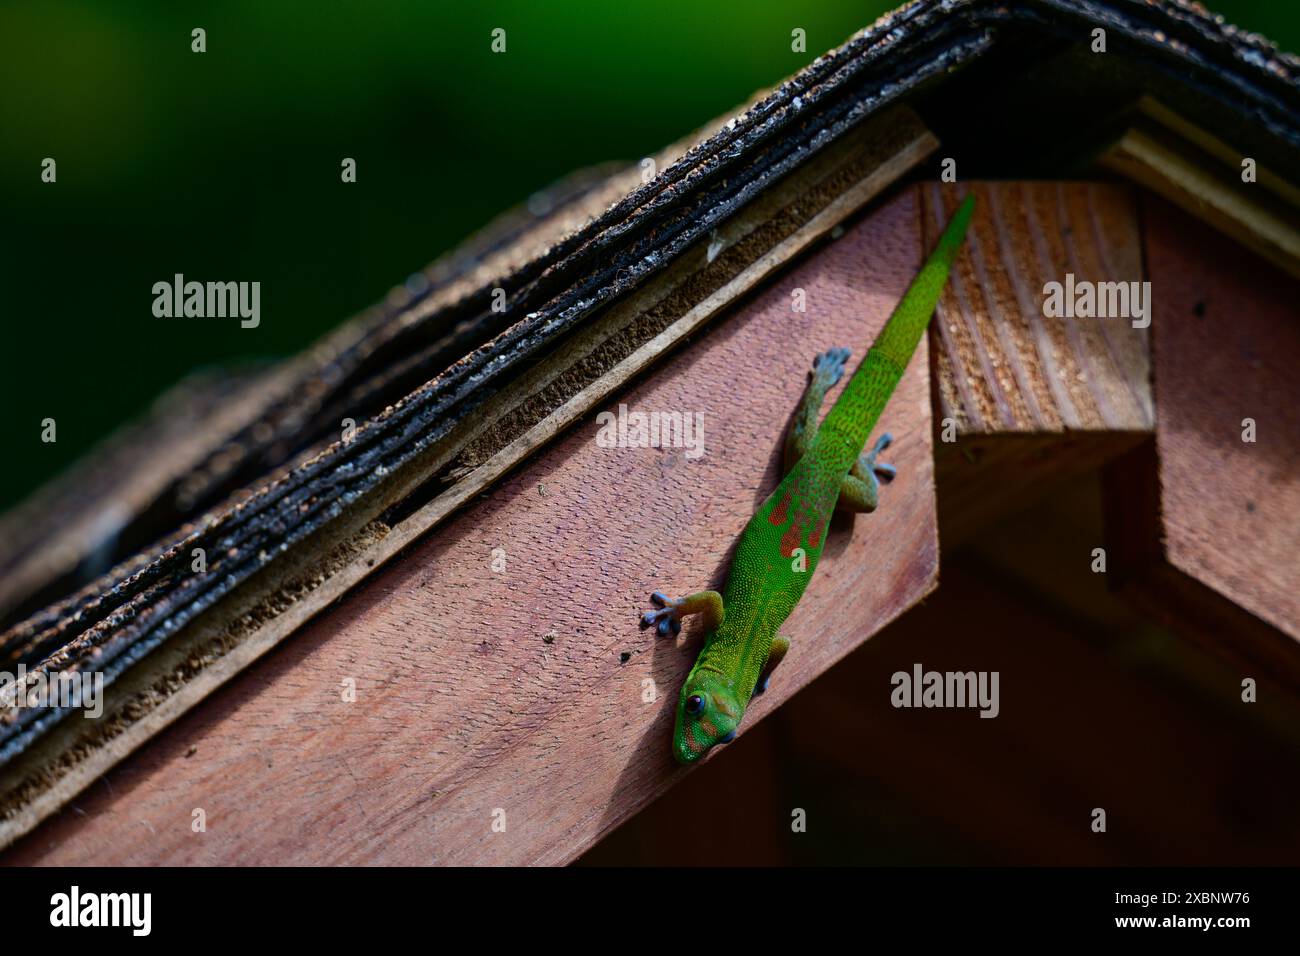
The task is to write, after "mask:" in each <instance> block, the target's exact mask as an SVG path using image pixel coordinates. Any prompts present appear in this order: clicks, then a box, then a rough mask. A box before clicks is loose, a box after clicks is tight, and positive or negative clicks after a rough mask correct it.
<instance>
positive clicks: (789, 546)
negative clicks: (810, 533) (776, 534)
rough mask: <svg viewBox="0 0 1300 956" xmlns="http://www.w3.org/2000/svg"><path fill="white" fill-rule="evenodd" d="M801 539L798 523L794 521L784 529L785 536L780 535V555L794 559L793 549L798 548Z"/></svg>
mask: <svg viewBox="0 0 1300 956" xmlns="http://www.w3.org/2000/svg"><path fill="white" fill-rule="evenodd" d="M801 537H802V534H801V529H800V527H799V522H797V521H796V522H795V523H794V524H792V525H790V527H788V528H786V529H785V534H783V535H781V554H783V555H784V556H785V557H787V558H791V557H794V549H795V548H797V547H799V539H800V538H801Z"/></svg>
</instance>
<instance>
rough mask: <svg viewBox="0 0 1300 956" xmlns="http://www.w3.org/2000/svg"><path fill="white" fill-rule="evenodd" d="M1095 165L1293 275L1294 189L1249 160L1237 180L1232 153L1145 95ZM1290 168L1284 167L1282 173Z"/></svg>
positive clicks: (1299, 222) (1298, 213) (1299, 233)
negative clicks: (1249, 168) (1251, 172)
mask: <svg viewBox="0 0 1300 956" xmlns="http://www.w3.org/2000/svg"><path fill="white" fill-rule="evenodd" d="M1140 109H1141V111H1142V113H1143V114H1145V118H1143V119H1140V120H1139V121H1138V122H1137V123H1136V124H1135V125H1134V126H1133V127H1132V128H1131V129H1128V130H1126V131H1125V133H1124V135H1123V136H1122V137H1120V139H1119V141H1118V142H1117V143H1115V144H1114V145H1113V146H1112V147H1111V148H1110V149H1109V150H1107V151H1106V152H1105V153H1104V154H1103V155H1102V157H1101V159H1100V163H1101V165H1103V166H1105V167H1106V168H1108V169H1111V170H1114V171H1115V172H1117V173H1119V174H1121V175H1122V176H1125V177H1126V178H1128V179H1131V180H1133V181H1134V182H1137V183H1141V184H1142V185H1143V186H1146V187H1147V188H1148V189H1150V190H1152V191H1153V192H1155V193H1158V194H1159V195H1161V196H1164V197H1165V198H1166V199H1168V200H1169V201H1171V202H1173V203H1175V204H1177V205H1178V206H1181V207H1182V208H1183V209H1185V210H1187V211H1188V212H1190V213H1191V214H1192V215H1194V216H1195V217H1196V218H1198V219H1201V220H1204V221H1205V222H1207V223H1209V224H1210V225H1212V226H1214V228H1215V229H1217V230H1219V231H1220V232H1222V233H1224V234H1226V235H1228V236H1231V237H1232V238H1234V239H1236V240H1237V241H1238V242H1240V243H1242V244H1243V245H1245V246H1247V247H1248V248H1249V249H1251V250H1253V251H1254V252H1255V253H1256V254H1258V255H1260V256H1263V257H1264V258H1265V259H1268V260H1269V261H1270V262H1272V263H1274V264H1275V265H1277V266H1280V267H1281V268H1283V269H1285V270H1286V271H1287V272H1289V273H1290V274H1291V275H1292V276H1295V277H1297V278H1300V190H1297V188H1296V185H1295V184H1294V183H1291V182H1289V181H1287V180H1285V179H1282V178H1281V177H1280V176H1278V175H1276V174H1275V173H1274V172H1273V171H1272V170H1269V169H1266V168H1260V167H1259V165H1258V163H1257V164H1256V171H1255V181H1253V182H1250V183H1246V182H1243V181H1242V178H1241V177H1242V165H1241V164H1242V161H1243V160H1245V159H1246V158H1248V157H1247V156H1245V155H1243V154H1242V153H1241V152H1240V151H1239V150H1236V149H1233V148H1232V147H1231V146H1229V145H1228V144H1227V143H1225V142H1223V141H1222V140H1220V139H1218V138H1217V137H1214V136H1212V135H1210V134H1209V133H1207V132H1205V131H1204V130H1201V129H1199V128H1197V127H1196V126H1195V125H1194V124H1192V123H1190V122H1189V121H1188V120H1186V119H1185V118H1183V117H1181V116H1179V115H1178V114H1176V113H1174V112H1173V111H1171V110H1168V109H1166V108H1165V107H1163V106H1161V105H1160V104H1159V103H1157V102H1155V101H1154V100H1151V99H1149V98H1148V99H1146V100H1144V101H1143V102H1142V103H1141V104H1140ZM1285 172H1287V173H1290V172H1291V171H1290V170H1287V171H1285Z"/></svg>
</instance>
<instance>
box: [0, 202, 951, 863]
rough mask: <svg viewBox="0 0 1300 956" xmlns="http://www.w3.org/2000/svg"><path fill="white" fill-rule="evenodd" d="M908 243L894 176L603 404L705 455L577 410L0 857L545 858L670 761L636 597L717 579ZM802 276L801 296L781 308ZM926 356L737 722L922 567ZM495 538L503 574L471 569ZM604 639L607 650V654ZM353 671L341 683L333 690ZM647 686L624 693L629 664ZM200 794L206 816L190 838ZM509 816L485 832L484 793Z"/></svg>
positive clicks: (908, 227)
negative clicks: (870, 472) (816, 368)
mask: <svg viewBox="0 0 1300 956" xmlns="http://www.w3.org/2000/svg"><path fill="white" fill-rule="evenodd" d="M920 258H921V241H920V236H919V226H918V201H917V198H916V194H915V193H914V192H912V191H909V192H905V193H903V194H902V195H900V196H899V197H898V198H897V199H896V200H894V201H893V202H892V203H890V204H889V205H887V206H885V207H884V208H882V209H879V210H877V211H876V212H875V213H874V214H873V215H871V216H870V217H869V218H868V219H866V220H865V221H864V222H862V223H861V224H859V225H857V226H855V227H853V228H852V229H851V230H850V231H849V232H848V233H847V234H846V235H845V236H844V237H843V238H842V239H841V240H840V241H838V242H836V243H833V244H831V245H829V246H827V247H826V248H825V249H824V250H823V251H822V252H820V254H818V255H817V256H815V257H813V258H812V259H810V260H809V261H807V262H806V263H805V264H803V265H802V266H800V267H799V268H797V269H796V270H794V271H793V272H791V273H788V274H786V275H784V276H781V277H779V278H778V279H776V280H775V281H773V282H772V283H771V284H770V285H769V286H768V287H767V289H766V290H765V291H764V292H762V293H761V294H759V295H758V296H756V297H755V298H754V299H752V300H751V301H750V302H749V303H747V304H745V305H744V306H742V307H741V308H739V309H737V310H735V311H734V312H733V313H732V314H730V315H729V316H728V317H727V318H726V319H724V320H722V321H721V322H720V323H719V324H718V325H717V326H715V327H714V328H712V329H711V330H710V331H709V332H708V333H707V334H705V335H704V336H703V337H702V338H701V340H700V341H699V342H698V343H697V344H694V345H692V346H691V347H690V349H689V350H686V351H682V352H679V353H677V354H676V356H675V357H673V358H670V359H669V361H668V362H666V363H665V364H663V365H661V366H659V367H658V368H657V370H655V371H654V372H652V373H651V374H649V375H648V376H646V377H645V378H644V379H642V380H641V381H640V382H639V384H637V385H636V386H634V387H633V388H631V389H630V390H629V391H627V392H626V393H625V394H623V395H621V396H620V397H619V398H618V399H616V400H611V402H610V403H609V405H608V406H607V407H611V408H616V407H617V404H618V402H619V401H623V402H626V403H627V404H628V405H629V406H630V407H631V408H633V409H639V410H644V411H651V410H666V411H667V410H677V411H683V412H685V411H690V412H699V413H701V414H702V415H703V416H704V441H705V454H704V455H703V456H702V457H699V458H696V459H688V458H686V457H685V456H684V453H683V450H682V449H658V450H652V449H618V448H599V447H597V445H596V443H595V441H594V437H595V430H596V429H595V424H594V421H593V420H592V419H591V417H590V416H589V417H588V418H587V419H585V420H584V421H583V422H582V423H581V424H580V425H578V426H577V427H575V428H574V429H573V430H572V431H571V432H569V433H568V434H566V435H564V436H562V437H561V438H560V440H559V441H558V442H557V443H556V444H554V445H552V446H551V447H550V449H549V450H547V451H545V452H544V453H542V454H541V455H539V456H538V457H535V458H534V459H532V460H530V461H529V462H528V463H527V464H526V465H525V466H523V467H522V468H521V469H520V470H519V471H517V472H516V473H514V474H513V475H512V476H511V477H510V478H508V479H507V480H506V481H505V482H504V483H503V484H502V485H501V486H500V487H499V488H498V489H497V490H496V491H495V492H494V493H493V494H491V495H490V496H484V497H483V498H481V499H478V500H476V501H475V502H473V503H471V504H470V505H469V506H467V508H466V509H465V510H463V511H461V512H460V513H458V514H457V515H456V516H455V517H454V518H453V519H452V520H451V521H450V522H449V523H447V524H445V525H444V526H443V527H442V530H441V532H440V534H439V535H438V536H437V538H436V539H421V540H419V541H417V542H415V543H413V544H412V545H411V546H410V547H409V549H408V550H407V551H406V552H405V553H404V554H403V555H402V556H400V557H399V558H397V559H396V560H394V561H393V562H392V563H391V564H389V565H388V566H387V567H385V568H383V569H382V570H380V571H378V572H377V573H376V574H374V575H373V576H372V577H371V578H369V579H368V580H367V581H366V582H365V583H364V584H363V585H362V586H361V587H359V588H358V589H357V590H355V591H354V592H353V593H351V594H350V595H349V596H348V597H346V598H345V599H343V600H341V601H340V602H339V603H338V604H336V605H335V606H334V607H332V608H331V609H330V610H328V611H326V612H324V613H323V614H321V615H320V616H319V617H317V618H316V619H315V620H314V621H313V622H312V623H311V624H310V625H309V626H308V627H307V628H305V630H304V631H303V633H301V634H299V635H298V636H297V637H296V638H295V639H294V640H293V641H291V642H288V643H287V644H285V645H282V646H281V647H279V648H277V649H276V650H275V651H273V652H271V654H270V655H268V657H267V658H265V659H264V662H263V663H262V664H261V665H260V666H259V667H258V668H257V669H256V670H254V671H251V672H246V673H244V674H242V675H240V676H238V677H237V678H235V679H234V680H233V681H231V682H230V683H229V684H227V685H226V686H225V687H224V688H222V689H221V690H220V691H218V692H217V693H215V694H214V695H212V696H211V697H209V698H207V699H206V700H205V701H204V702H203V703H202V704H201V705H199V706H198V707H196V708H195V709H194V710H193V711H191V712H190V713H189V714H187V715H186V716H185V717H183V718H182V719H181V720H179V721H178V722H177V723H175V724H173V725H172V726H171V727H169V728H168V729H167V730H166V731H164V732H163V733H162V734H161V735H160V736H159V737H158V738H157V739H156V740H155V742H154V743H153V745H152V746H150V747H149V748H146V749H145V750H142V751H139V752H137V753H135V754H134V755H132V756H131V757H129V758H128V759H127V760H125V761H124V762H123V763H122V764H121V765H119V767H118V768H116V769H115V770H113V771H111V772H110V773H109V774H106V775H105V777H104V778H102V780H101V782H99V783H97V784H95V785H94V786H92V787H91V788H90V789H89V790H88V791H87V792H86V793H84V794H83V795H82V796H81V797H80V798H78V800H77V802H76V804H75V806H73V807H71V808H69V809H67V810H65V811H63V812H61V813H60V814H58V815H57V816H56V817H54V818H52V819H51V820H49V821H47V823H46V824H45V825H43V826H42V827H41V828H40V829H38V830H37V831H36V832H34V833H33V834H31V835H30V836H29V837H28V838H26V839H25V840H23V841H22V842H20V843H19V844H18V845H16V846H15V847H14V848H13V849H12V850H11V851H10V852H9V853H8V855H7V858H6V859H7V862H13V863H18V862H27V863H34V862H43V863H96V864H105V863H139V864H143V863H196V864H199V863H202V864H217V863H344V862H347V863H370V862H373V863H377V862H384V863H559V862H565V861H567V860H569V859H571V858H573V857H574V856H576V855H577V854H578V853H580V852H581V851H582V850H583V849H585V848H586V847H587V846H589V845H590V844H591V843H592V842H593V841H594V840H595V839H596V838H597V837H599V836H600V835H601V834H602V833H604V832H606V831H608V830H609V829H610V828H612V827H613V826H615V825H616V824H618V823H619V822H620V821H622V820H623V819H625V818H626V817H627V816H628V815H630V814H631V813H633V812H635V811H636V810H637V809H638V808H639V807H640V806H642V805H644V804H645V803H646V802H648V801H649V800H651V799H653V797H654V796H656V795H657V794H658V793H660V792H662V791H663V790H665V789H666V788H667V787H669V786H671V784H672V783H673V781H674V780H676V779H677V778H678V777H680V776H681V775H682V774H683V773H685V772H687V771H683V770H679V769H676V768H675V767H674V766H673V765H672V763H671V758H670V755H669V748H668V741H669V736H670V728H671V720H672V702H673V698H674V695H675V694H676V690H677V687H678V685H679V684H680V681H681V680H682V679H683V678H684V677H685V674H686V672H687V670H688V669H689V667H690V663H691V661H692V659H693V655H694V653H695V652H696V651H697V650H698V645H697V644H696V643H695V642H694V641H693V640H691V638H693V637H695V636H696V633H695V629H694V628H693V627H688V628H687V630H686V632H685V634H684V638H686V639H687V640H688V641H689V643H688V644H687V646H685V647H682V646H674V645H673V643H672V642H668V641H656V640H655V639H654V638H653V637H652V636H651V635H649V634H646V633H643V632H640V631H639V630H637V628H636V616H637V614H638V612H639V611H640V610H641V609H642V605H643V604H644V602H645V598H646V596H647V595H648V593H649V592H650V591H651V590H653V589H656V588H662V589H664V590H667V591H670V592H683V591H688V590H694V589H697V588H700V587H705V586H718V585H720V584H721V581H722V577H723V573H724V571H725V567H726V563H727V559H728V556H729V552H730V549H731V546H732V543H733V542H734V539H735V537H736V535H737V534H738V533H739V531H740V530H741V528H742V527H743V526H744V524H745V522H746V521H747V520H748V519H749V517H750V515H751V514H752V513H753V511H754V509H755V508H756V506H757V505H758V504H759V503H760V502H761V501H762V499H763V498H764V497H765V496H766V494H767V492H768V491H770V489H771V488H772V487H773V486H774V485H775V483H776V481H777V478H778V463H779V458H780V454H779V449H780V445H781V437H782V433H783V430H784V428H785V427H786V425H787V423H788V421H789V418H790V415H791V413H792V411H793V409H794V406H795V402H796V401H797V399H798V396H799V394H800V392H801V391H802V388H803V385H804V382H805V380H806V370H807V367H808V364H809V363H810V361H811V359H812V356H813V354H814V353H815V352H816V351H819V350H821V349H824V348H826V347H829V346H831V345H840V344H847V345H852V346H853V347H854V350H855V352H856V354H857V355H858V356H859V357H860V356H861V355H862V354H863V351H864V349H865V347H866V345H867V344H868V343H869V341H870V339H871V338H872V337H873V335H874V334H875V332H876V331H878V329H879V328H880V327H881V326H882V325H883V323H884V321H885V319H886V317H887V316H888V314H889V312H890V310H891V309H892V308H893V306H894V304H895V303H896V301H897V299H898V297H899V296H900V295H901V294H902V292H903V290H904V288H905V287H906V284H907V282H908V280H909V279H910V277H911V275H912V273H913V272H914V270H915V269H916V267H917V266H918V265H919V262H920ZM796 287H800V288H803V289H805V290H806V292H807V300H808V311H807V312H806V313H803V314H801V313H795V312H792V310H791V291H792V290H793V289H794V288H796ZM928 395H929V390H928V374H927V363H926V359H925V356H924V355H921V356H918V359H917V360H916V361H914V362H913V363H912V366H911V367H910V369H909V370H908V373H907V375H906V376H905V377H904V380H903V382H902V384H901V385H900V387H899V390H898V392H897V393H896V394H895V396H894V398H893V399H892V400H891V402H890V405H889V407H888V408H887V409H886V412H885V415H884V419H883V422H882V424H883V425H884V426H886V427H888V428H890V430H892V431H893V432H894V434H895V435H896V437H897V439H898V440H897V441H896V443H895V445H894V446H893V447H892V448H891V449H890V452H891V455H890V457H891V459H892V461H893V462H894V463H895V464H896V465H898V466H899V469H900V472H901V476H900V479H899V480H898V481H896V482H894V483H893V485H891V486H890V487H889V488H887V489H886V490H885V494H884V503H883V506H882V508H881V509H880V510H879V511H878V512H877V513H876V514H874V515H870V516H859V517H858V518H857V519H856V520H852V519H841V520H839V521H837V522H836V523H835V524H833V525H832V534H831V538H830V541H829V543H828V546H827V549H826V552H825V555H824V559H823V562H822V566H821V570H820V572H819V574H818V576H817V580H816V581H815V582H814V583H813V585H812V587H811V588H810V589H809V592H808V593H807V594H806V595H805V597H804V600H803V602H802V603H801V604H800V606H799V608H798V609H797V610H796V612H795V614H794V615H793V616H792V617H791V619H790V621H789V623H788V625H787V629H788V630H787V633H789V634H790V635H791V636H792V638H793V640H794V649H793V650H792V652H791V653H790V655H789V656H788V657H787V658H786V661H785V662H784V663H783V664H782V666H781V669H780V671H779V672H778V675H777V677H776V679H775V680H774V681H773V683H772V689H771V690H770V691H769V692H768V694H766V695H764V696H763V697H762V698H760V699H759V700H758V701H757V702H756V703H755V705H754V707H753V709H752V710H751V712H750V714H748V715H747V717H746V725H747V726H753V723H754V722H755V721H757V720H760V719H761V718H762V717H763V715H764V714H766V713H768V712H770V711H771V710H772V709H773V708H774V707H776V706H778V705H779V704H780V703H781V702H782V701H783V700H784V699H785V698H787V697H788V696H789V695H790V694H792V693H793V692H794V691H795V690H797V689H798V688H799V687H801V686H803V685H804V684H806V683H807V682H808V681H810V680H811V679H812V678H813V677H815V676H816V675H817V674H819V673H821V672H822V671H824V670H825V669H826V668H828V667H829V666H830V665H831V664H832V663H834V662H835V661H837V660H838V659H840V658H841V657H842V656H844V655H845V654H846V653H848V652H849V651H850V650H852V649H853V648H854V647H856V646H858V645H859V644H860V643H861V642H862V641H863V640H865V639H866V638H867V637H868V636H869V635H871V634H872V633H874V632H875V631H877V630H878V629H879V628H880V627H881V626H883V625H884V624H885V623H886V622H888V621H889V620H891V619H893V618H894V617H896V616H897V615H898V614H900V613H901V612H902V611H903V610H905V609H906V608H908V607H910V606H911V605H913V604H915V603H916V602H917V601H918V600H919V599H920V598H921V597H922V596H923V595H924V594H925V593H927V592H928V591H929V590H930V589H931V588H932V587H933V586H934V583H935V574H936V566H937V542H936V535H935V503H934V493H933V485H932V473H931V447H930V424H931V423H930V412H929V399H928ZM495 549H504V552H505V560H506V570H505V572H504V573H501V574H494V573H493V572H492V571H491V563H492V560H493V552H494V550H495ZM624 656H626V660H625V661H624V660H623V658H624ZM348 677H351V678H354V679H355V680H356V684H357V697H358V700H357V702H356V703H345V702H343V701H342V700H341V690H342V682H343V681H344V679H345V678H348ZM647 680H651V681H653V682H654V684H655V686H656V687H657V690H658V697H657V699H656V700H655V701H653V702H651V703H646V702H643V699H642V695H643V691H644V687H645V686H646V685H645V683H644V682H645V681H647ZM195 808H202V809H203V810H204V811H205V813H206V817H207V830H206V832H204V833H194V832H192V830H191V818H192V817H191V815H192V811H193V810H194V809H195ZM498 809H499V810H502V811H504V814H505V821H506V831H505V832H504V833H498V832H493V829H492V824H493V821H494V816H493V813H494V811H495V810H498Z"/></svg>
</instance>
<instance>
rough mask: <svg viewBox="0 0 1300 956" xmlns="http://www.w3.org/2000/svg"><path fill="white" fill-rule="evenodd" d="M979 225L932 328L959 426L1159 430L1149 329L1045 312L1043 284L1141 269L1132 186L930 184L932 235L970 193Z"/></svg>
mask: <svg viewBox="0 0 1300 956" xmlns="http://www.w3.org/2000/svg"><path fill="white" fill-rule="evenodd" d="M968 190H969V191H972V192H974V193H975V194H976V195H977V196H978V197H979V204H978V206H977V207H976V213H975V216H974V218H973V220H972V226H971V232H970V235H969V236H968V238H967V242H966V246H965V248H964V250H963V252H962V255H961V258H960V260H959V264H958V267H957V269H956V270H955V275H954V278H953V281H952V282H950V283H949V286H948V288H947V289H946V290H945V291H944V294H943V296H942V298H941V299H940V302H939V309H938V312H937V316H936V318H937V321H936V322H935V324H934V327H933V328H932V330H931V338H932V339H933V340H934V341H933V345H934V349H935V366H936V370H937V378H938V382H939V398H940V403H941V406H940V407H941V410H942V417H945V418H947V417H951V418H953V419H955V421H956V424H957V428H958V431H959V432H994V431H999V432H1012V431H1013V432H1033V433H1042V432H1060V431H1062V430H1064V429H1067V428H1068V429H1070V430H1074V431H1079V430H1085V431H1149V430H1150V428H1151V422H1152V410H1151V392H1150V386H1149V379H1150V370H1149V360H1148V347H1147V330H1146V329H1142V328H1134V327H1133V325H1132V322H1131V321H1130V320H1129V319H1128V318H1125V317H1099V318H1074V317H1069V318H1045V317H1044V314H1043V302H1044V291H1043V290H1044V287H1045V286H1046V284H1047V283H1049V282H1064V281H1065V278H1066V275H1067V274H1068V273H1072V274H1073V275H1074V276H1075V280H1076V282H1079V281H1090V282H1118V281H1123V282H1132V281H1137V280H1140V279H1141V278H1142V252H1141V244H1140V242H1139V233H1138V225H1137V205H1136V200H1135V196H1134V193H1133V191H1132V190H1131V189H1129V188H1128V187H1125V186H1112V185H1105V184H1100V183H1057V182H1053V183H1016V182H1009V183H972V184H970V185H960V184H946V185H945V184H939V183H932V184H929V185H928V186H927V187H926V188H925V192H924V195H925V212H924V224H925V232H926V237H927V239H931V238H937V236H938V233H939V230H940V227H941V225H942V223H943V221H944V220H945V219H946V216H947V213H948V212H949V211H951V209H952V208H953V207H955V206H956V204H957V203H958V202H960V201H961V198H962V196H964V195H965V194H966V192H967V191H968Z"/></svg>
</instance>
